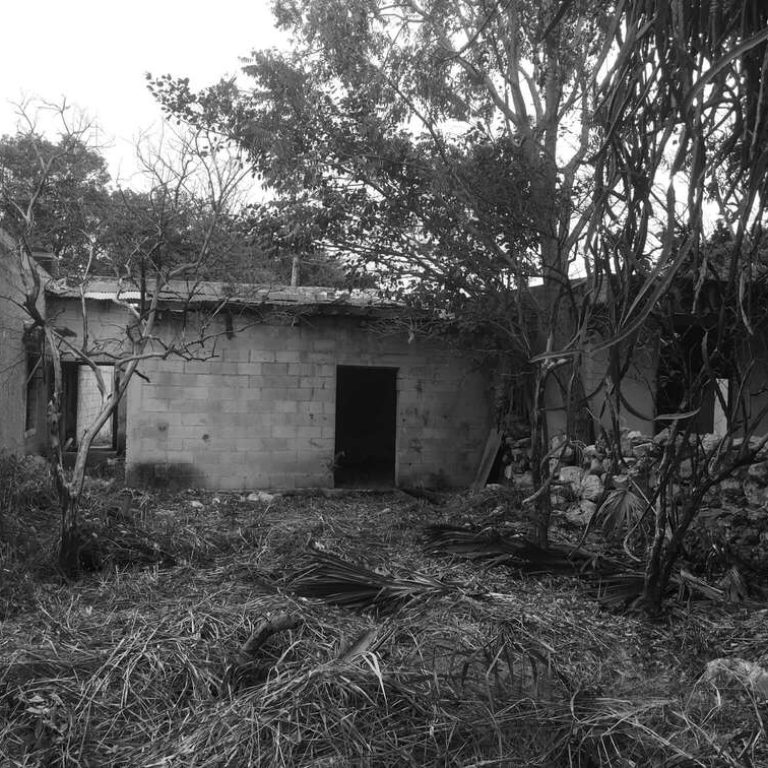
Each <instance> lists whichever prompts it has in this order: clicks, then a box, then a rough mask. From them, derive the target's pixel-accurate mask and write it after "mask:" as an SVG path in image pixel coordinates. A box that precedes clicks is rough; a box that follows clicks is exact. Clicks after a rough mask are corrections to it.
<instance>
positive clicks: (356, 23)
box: [151, 0, 617, 541]
mask: <svg viewBox="0 0 768 768" xmlns="http://www.w3.org/2000/svg"><path fill="white" fill-rule="evenodd" d="M612 7H613V5H612V4H611V3H605V2H594V0H593V1H592V2H584V1H583V0H579V1H578V2H573V3H567V4H564V3H560V2H556V1H555V0H547V1H546V2H536V3H533V2H529V1H528V0H512V2H495V1H489V2H475V1H474V0H472V1H467V2H453V1H452V2H448V1H447V0H425V2H415V1H414V0H395V1H394V2H387V3H383V2H374V1H372V0H354V2H340V0H312V1H311V2H310V1H309V0H306V1H301V0H298V1H297V0H286V1H284V2H277V3H276V4H275V12H276V17H277V22H278V25H279V26H281V27H283V28H286V29H288V30H291V31H292V32H293V35H294V48H293V50H292V51H291V52H290V53H278V52H275V51H263V52H257V53H254V54H253V56H252V59H251V60H250V62H249V63H248V64H247V66H246V67H245V68H244V72H245V74H246V75H247V76H249V77H250V78H252V80H253V87H252V89H250V90H240V89H239V88H238V87H237V86H236V84H235V83H234V82H222V83H220V84H218V85H217V86H214V87H212V88H209V89H207V90H205V91H203V92H201V93H194V92H192V91H191V90H190V88H189V84H188V81H187V80H184V79H173V78H171V77H164V78H159V79H156V80H154V81H153V82H152V84H151V88H152V90H153V91H154V93H155V94H156V96H157V97H158V98H159V99H160V101H161V103H162V104H163V106H164V107H165V109H166V110H167V111H168V112H170V113H171V114H173V115H174V116H176V117H177V118H181V119H184V120H186V121H188V122H190V123H192V124H194V125H198V126H201V125H202V126H206V127H207V128H210V129H213V130H217V131H219V132H220V133H222V134H223V135H225V136H227V137H229V138H231V139H233V140H235V141H236V142H238V143H239V144H240V145H241V146H242V147H243V148H244V149H245V150H246V151H247V152H248V155H249V158H250V161H251V163H252V164H253V167H254V169H255V170H256V172H257V173H258V174H259V175H260V177H261V178H262V180H263V182H264V183H265V185H266V186H267V187H269V188H271V190H273V192H274V195H275V197H276V199H278V200H281V201H291V202H292V204H293V205H295V206H299V205H300V206H301V207H302V209H303V210H304V211H308V212H309V213H310V216H311V220H312V222H313V224H314V225H315V229H314V233H313V235H314V237H315V239H316V240H317V241H318V242H322V243H323V244H324V246H325V247H327V248H330V249H332V250H334V251H336V252H340V253H343V254H345V255H346V256H347V257H354V258H355V259H356V261H357V264H358V265H360V266H361V267H363V268H367V269H369V270H372V271H374V272H376V273H377V274H378V275H379V277H380V278H381V279H382V280H383V281H385V282H387V283H388V284H389V285H390V287H392V288H393V289H394V290H397V291H399V292H400V293H401V295H403V296H405V297H406V298H407V299H408V300H409V301H412V302H414V303H416V304H418V305H419V306H421V307H422V308H424V307H426V308H429V309H430V310H433V311H434V312H435V314H436V315H437V316H439V317H441V318H443V319H444V318H445V317H446V315H448V314H452V315H453V317H455V318H456V320H457V324H458V325H460V326H461V328H462V329H464V330H468V331H474V332H477V331H482V334H483V335H485V336H486V343H487V347H488V349H489V351H490V352H492V354H493V355H494V356H495V357H496V358H501V359H502V360H504V361H505V362H503V363H500V364H499V366H498V368H499V371H500V374H499V382H498V384H499V387H500V389H501V390H502V391H503V396H502V397H500V398H499V400H500V402H502V401H504V402H506V404H507V406H508V405H509V404H508V400H509V398H508V392H509V390H510V389H511V387H510V379H511V378H512V377H513V375H516V374H519V373H521V374H522V375H521V378H524V379H525V381H526V385H525V386H524V387H521V388H520V389H519V390H518V391H519V392H525V393H526V399H527V402H526V404H525V406H524V407H523V408H521V407H520V405H519V404H518V403H515V406H514V407H515V409H516V410H517V411H518V414H517V415H518V416H519V415H520V411H523V410H524V411H525V412H526V413H527V418H529V419H530V432H531V435H532V443H533V447H532V451H533V467H534V478H535V482H536V484H537V485H538V486H541V487H545V486H546V485H547V482H548V480H547V477H548V466H549V465H548V462H547V461H546V460H545V456H546V454H547V452H548V434H547V420H546V419H545V418H544V409H543V400H544V392H545V388H546V387H548V386H553V385H554V386H556V387H560V388H561V389H562V391H563V396H564V398H566V399H568V400H569V402H570V403H571V404H576V403H578V404H580V405H583V402H582V401H583V387H582V386H581V385H580V376H579V369H578V360H577V359H576V358H573V357H571V358H567V359H565V360H562V361H559V362H558V364H554V363H553V359H551V358H549V357H546V355H547V353H551V352H554V351H556V350H559V349H561V348H563V347H564V346H566V344H567V342H568V341H569V340H570V334H567V333H566V332H565V329H566V328H568V323H565V322H563V318H564V316H565V315H568V314H570V315H573V314H576V316H577V315H578V313H577V311H576V310H577V309H578V307H577V306H576V301H575V299H574V297H573V295H572V294H571V285H570V282H569V271H570V267H571V264H572V262H573V260H574V258H575V257H576V254H577V249H576V245H577V243H578V240H579V236H580V234H581V232H582V230H583V228H584V226H585V224H586V221H587V220H588V212H586V211H582V210H581V207H580V204H581V197H582V194H583V191H584V184H585V176H586V175H587V174H588V172H589V168H588V160H589V156H590V153H591V152H592V151H593V150H594V141H593V139H594V136H593V127H592V122H591V120H592V116H593V113H594V109H595V97H596V93H597V88H596V81H597V78H598V74H599V73H601V72H602V69H603V67H604V66H605V65H606V63H607V61H608V55H609V52H610V45H609V41H610V39H611V37H612V35H613V34H614V31H615V30H614V29H613V27H615V25H616V23H617V22H616V19H615V17H614V16H613V15H612V14H611V13H610V10H611V9H612ZM535 283H542V284H543V287H541V288H536V287H535V285H534V284H535ZM532 314H533V315H534V316H535V318H536V321H535V322H533V323H532V322H530V316H531V315H532ZM542 355H544V357H541V356H542ZM502 410H505V408H504V407H502ZM581 410H582V409H580V408H577V407H571V408H569V409H568V413H569V415H570V417H571V418H570V419H569V422H570V423H569V429H570V430H571V431H577V430H578V429H579V428H580V427H586V426H588V425H587V421H588V420H584V419H582V418H580V413H581ZM536 500H537V503H538V506H539V512H538V516H537V519H538V536H539V539H540V540H541V541H544V540H545V539H546V531H547V527H548V519H549V494H548V493H546V492H544V493H540V494H538V496H537V497H536Z"/></svg>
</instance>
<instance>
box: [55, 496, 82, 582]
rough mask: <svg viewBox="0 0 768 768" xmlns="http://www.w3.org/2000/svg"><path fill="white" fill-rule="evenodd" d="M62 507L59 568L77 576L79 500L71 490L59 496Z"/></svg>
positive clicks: (78, 569) (78, 563) (79, 541)
mask: <svg viewBox="0 0 768 768" xmlns="http://www.w3.org/2000/svg"><path fill="white" fill-rule="evenodd" d="M59 503H60V505H61V539H60V541H59V567H60V568H61V570H62V571H63V572H64V573H65V574H66V575H67V576H75V575H76V574H77V573H78V572H79V571H80V546H81V543H82V542H81V537H80V528H79V526H78V520H77V507H78V500H77V499H76V498H73V497H72V495H71V494H70V493H69V489H68V488H65V489H64V493H63V494H60V496H59Z"/></svg>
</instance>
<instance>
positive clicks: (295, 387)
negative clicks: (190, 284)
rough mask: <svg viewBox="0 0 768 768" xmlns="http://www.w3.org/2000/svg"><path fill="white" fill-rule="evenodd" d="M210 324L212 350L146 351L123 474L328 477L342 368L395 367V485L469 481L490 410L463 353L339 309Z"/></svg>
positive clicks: (160, 480) (168, 481) (246, 483)
mask: <svg viewBox="0 0 768 768" xmlns="http://www.w3.org/2000/svg"><path fill="white" fill-rule="evenodd" d="M237 324H238V323H235V325H237ZM241 324H242V323H241ZM166 327H167V331H168V332H169V333H175V332H177V331H174V330H173V329H172V328H170V327H168V326H166ZM209 332H211V333H213V334H215V339H214V340H212V342H211V344H210V346H209V347H208V348H207V349H206V350H205V354H208V355H212V357H211V358H210V359H201V360H181V359H179V358H169V359H167V360H150V361H147V362H146V363H144V364H143V366H142V373H143V375H144V376H145V377H146V379H139V378H134V380H133V381H132V383H131V386H130V390H129V401H128V434H127V460H126V472H127V479H128V481H129V482H131V483H134V484H152V485H163V486H176V487H208V488H216V489H222V490H224V489H249V488H303V487H329V486H332V484H333V460H334V448H335V416H336V367H337V366H339V365H355V366H382V367H392V368H397V369H398V375H397V438H396V481H397V483H398V484H405V485H417V484H424V485H427V486H435V485H446V486H462V485H468V484H469V483H470V482H471V481H472V479H473V476H474V473H475V471H476V469H477V464H478V462H479V459H480V456H481V453H482V450H483V446H484V444H485V440H486V438H487V433H488V429H489V426H490V415H491V414H490V408H489V406H488V402H489V392H488V388H487V384H486V379H485V377H484V376H483V375H482V374H481V373H480V372H479V371H477V370H475V367H474V366H473V364H472V363H471V362H470V361H469V360H468V359H466V358H462V357H460V356H458V355H457V354H456V353H455V352H452V351H450V350H448V349H447V348H444V347H440V346H439V345H436V344H430V343H426V342H419V341H415V342H413V343H410V344H409V343H408V339H407V336H406V334H405V333H398V334H392V335H382V334H380V333H374V332H372V331H371V330H370V329H369V328H367V327H366V324H365V321H364V320H362V319H359V318H354V317H349V316H344V315H340V316H338V317H321V316H312V317H309V318H305V319H304V320H302V321H301V322H300V323H299V322H297V323H295V324H291V323H290V322H286V323H284V324H269V323H262V322H255V323H254V324H252V325H250V327H247V328H246V329H245V330H241V331H240V332H236V333H234V335H231V337H228V336H227V333H226V326H225V322H224V320H223V319H222V320H221V321H220V324H219V325H218V326H211V327H210V328H209ZM201 356H204V355H201ZM376 407H377V404H376V403H375V402H371V408H372V409H374V408H376Z"/></svg>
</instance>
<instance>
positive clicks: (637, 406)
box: [545, 337, 658, 438]
mask: <svg viewBox="0 0 768 768" xmlns="http://www.w3.org/2000/svg"><path fill="white" fill-rule="evenodd" d="M602 343H603V342H602V339H600V338H599V337H594V338H593V339H592V340H591V341H590V342H589V345H588V346H587V349H586V350H585V352H584V355H583V356H582V362H581V366H582V379H583V382H584V390H585V394H586V396H587V398H588V401H589V411H590V414H591V416H592V418H593V420H594V423H595V426H596V428H597V429H598V433H599V429H600V427H601V426H602V427H606V428H607V427H609V426H610V424H611V411H610V408H609V405H608V402H607V399H606V389H605V385H604V382H605V379H606V376H607V374H608V367H609V355H608V351H607V350H601V351H596V350H597V349H598V348H599V346H600V345H601V344H602ZM624 354H625V352H624V351H622V361H623V355H624ZM632 354H633V356H632V361H631V363H630V365H629V367H628V369H627V371H626V373H625V375H624V377H623V379H622V381H621V394H622V396H623V398H624V400H625V402H624V403H622V405H621V410H620V411H619V414H618V416H619V424H620V426H621V427H622V428H623V429H627V430H637V431H639V432H642V433H644V434H653V431H654V416H655V415H656V369H657V359H658V346H657V343H656V341H655V339H653V338H649V339H648V340H646V342H645V343H644V344H642V345H641V344H638V345H637V346H635V348H634V350H633V353H632ZM562 403H563V398H562V389H561V387H560V386H559V385H558V383H557V382H556V381H555V380H554V377H550V379H549V381H548V383H547V388H546V394H545V404H546V407H547V427H548V432H549V436H550V438H553V437H558V436H562V435H565V432H566V414H565V409H564V408H563V405H562ZM627 404H629V405H628V406H627Z"/></svg>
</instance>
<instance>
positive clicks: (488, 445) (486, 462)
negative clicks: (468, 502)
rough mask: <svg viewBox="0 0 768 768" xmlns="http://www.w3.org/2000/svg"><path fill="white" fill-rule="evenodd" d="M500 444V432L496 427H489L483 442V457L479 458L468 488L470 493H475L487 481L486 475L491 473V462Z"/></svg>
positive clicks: (494, 458)
mask: <svg viewBox="0 0 768 768" xmlns="http://www.w3.org/2000/svg"><path fill="white" fill-rule="evenodd" d="M500 445H501V432H499V430H498V429H491V431H490V432H489V433H488V439H487V440H486V442H485V450H483V457H482V458H481V459H480V465H479V466H478V468H477V474H476V475H475V481H474V482H473V483H472V486H471V488H470V490H471V491H472V493H477V492H478V491H479V490H481V489H482V488H484V487H485V485H486V483H487V482H488V475H490V474H491V468H492V467H493V462H494V461H496V454H497V453H498V452H499V446H500Z"/></svg>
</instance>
